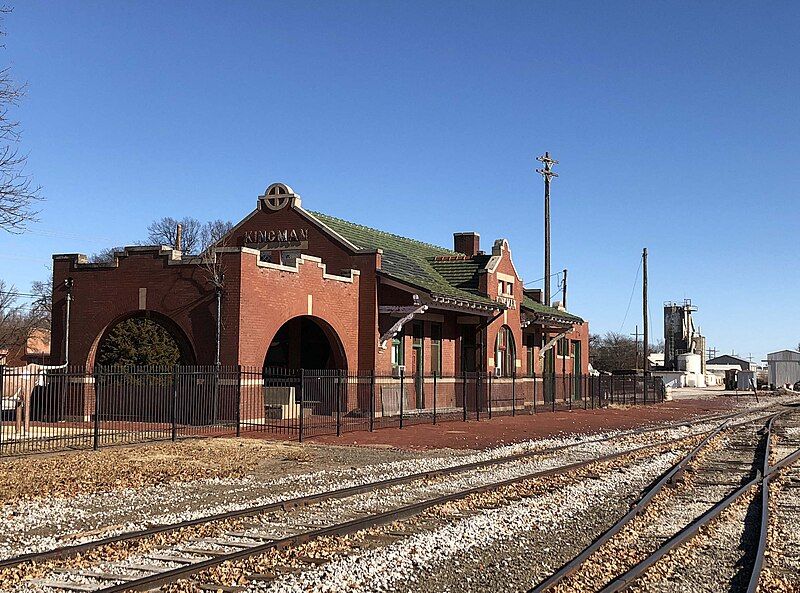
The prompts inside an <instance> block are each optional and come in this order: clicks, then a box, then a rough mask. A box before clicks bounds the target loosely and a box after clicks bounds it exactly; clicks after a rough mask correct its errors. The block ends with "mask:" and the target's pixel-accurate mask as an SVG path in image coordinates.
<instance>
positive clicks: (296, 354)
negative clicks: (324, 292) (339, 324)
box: [264, 315, 347, 370]
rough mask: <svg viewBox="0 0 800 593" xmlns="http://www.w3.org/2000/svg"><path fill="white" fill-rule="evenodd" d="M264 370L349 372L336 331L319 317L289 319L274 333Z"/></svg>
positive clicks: (265, 359) (307, 316)
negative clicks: (334, 370)
mask: <svg viewBox="0 0 800 593" xmlns="http://www.w3.org/2000/svg"><path fill="white" fill-rule="evenodd" d="M264 368H265V369H314V370H323V369H325V370H333V369H336V370H346V369H347V359H346V357H345V353H344V347H343V346H342V342H341V340H340V339H339V336H338V335H337V334H336V331H335V330H334V329H333V328H332V327H331V326H330V325H329V324H328V323H327V322H325V321H323V320H322V319H320V318H318V317H312V316H310V315H303V316H301V317H295V318H293V319H290V320H289V321H287V322H286V323H284V324H283V325H282V326H281V327H280V329H279V330H278V331H277V332H276V333H275V336H274V337H273V338H272V342H270V345H269V349H268V350H267V355H266V357H265V358H264Z"/></svg>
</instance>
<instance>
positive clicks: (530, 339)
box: [522, 334, 536, 377]
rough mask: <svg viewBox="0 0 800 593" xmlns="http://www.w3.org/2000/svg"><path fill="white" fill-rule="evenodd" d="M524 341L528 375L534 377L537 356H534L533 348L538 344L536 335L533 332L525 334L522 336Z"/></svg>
mask: <svg viewBox="0 0 800 593" xmlns="http://www.w3.org/2000/svg"><path fill="white" fill-rule="evenodd" d="M522 343H523V344H525V347H526V348H525V355H526V363H527V365H528V371H527V373H528V376H529V377H533V370H534V369H535V368H536V367H535V364H536V358H535V356H534V354H535V351H534V349H533V347H534V344H536V337H535V336H534V335H533V334H524V335H523V337H522Z"/></svg>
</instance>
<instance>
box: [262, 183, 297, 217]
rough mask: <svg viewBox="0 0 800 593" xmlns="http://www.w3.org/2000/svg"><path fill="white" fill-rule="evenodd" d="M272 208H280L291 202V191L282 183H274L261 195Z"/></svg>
mask: <svg viewBox="0 0 800 593" xmlns="http://www.w3.org/2000/svg"><path fill="white" fill-rule="evenodd" d="M259 197H260V198H261V199H262V200H264V203H266V205H267V208H269V209H270V210H280V209H281V208H283V207H285V206H286V204H288V203H289V198H290V197H291V192H290V191H289V189H288V188H287V187H286V186H285V185H283V184H282V183H273V184H272V185H270V186H269V187H268V188H267V191H265V192H264V195H263V196H259Z"/></svg>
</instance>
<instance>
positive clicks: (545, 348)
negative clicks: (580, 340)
mask: <svg viewBox="0 0 800 593" xmlns="http://www.w3.org/2000/svg"><path fill="white" fill-rule="evenodd" d="M571 331H572V328H569V329H565V330H564V331H563V332H561V333H560V334H558V335H557V336H555V337H554V338H552V339H551V340H550V341H549V342H547V344H545V345H544V346H542V349H541V350H539V358H541V359H542V360H544V355H545V354H546V353H547V351H548V350H550V348H552V347H553V346H555V345H556V342H558V341H559V340H560V339H561V338H563V337H565V336H566V335H567V334H568V333H569V332H571Z"/></svg>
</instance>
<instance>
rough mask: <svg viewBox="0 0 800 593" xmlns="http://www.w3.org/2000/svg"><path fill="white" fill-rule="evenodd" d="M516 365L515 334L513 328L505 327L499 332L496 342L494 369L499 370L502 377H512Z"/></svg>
mask: <svg viewBox="0 0 800 593" xmlns="http://www.w3.org/2000/svg"><path fill="white" fill-rule="evenodd" d="M515 364H516V348H515V347H514V334H513V333H512V332H511V328H510V327H508V326H507V325H504V326H503V327H501V328H500V331H499V332H497V338H496V339H495V342H494V367H495V368H496V369H499V371H498V374H499V375H500V376H501V377H511V376H512V375H513V374H514V370H515Z"/></svg>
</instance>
